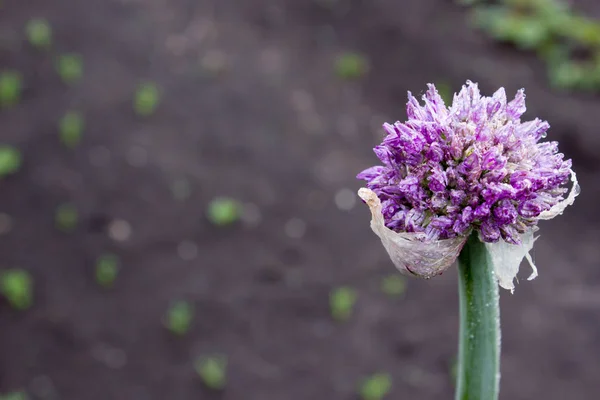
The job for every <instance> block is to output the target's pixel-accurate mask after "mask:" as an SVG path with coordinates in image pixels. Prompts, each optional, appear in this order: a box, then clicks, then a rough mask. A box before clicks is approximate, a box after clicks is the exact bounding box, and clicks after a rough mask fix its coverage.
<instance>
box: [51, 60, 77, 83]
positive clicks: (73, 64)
mask: <svg viewBox="0 0 600 400" xmlns="http://www.w3.org/2000/svg"><path fill="white" fill-rule="evenodd" d="M56 71H57V72H58V75H60V78H61V79H62V80H63V82H65V83H66V84H69V85H71V84H73V83H75V82H78V81H79V80H81V77H82V76H83V58H82V57H81V56H80V55H79V54H63V55H61V56H59V57H58V59H57V60H56Z"/></svg>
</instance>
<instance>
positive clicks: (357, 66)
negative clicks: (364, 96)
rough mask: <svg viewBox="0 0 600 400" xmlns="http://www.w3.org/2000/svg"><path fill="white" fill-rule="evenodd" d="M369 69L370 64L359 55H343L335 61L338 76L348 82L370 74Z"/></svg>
mask: <svg viewBox="0 0 600 400" xmlns="http://www.w3.org/2000/svg"><path fill="white" fill-rule="evenodd" d="M368 69H369V62H368V61H367V59H366V58H365V57H364V56H363V55H361V54H358V53H344V54H341V55H340V56H338V58H337V59H336V61H335V73H336V75H337V76H338V77H339V78H342V79H346V80H353V79H358V78H361V77H362V76H364V75H365V74H366V73H367V72H368Z"/></svg>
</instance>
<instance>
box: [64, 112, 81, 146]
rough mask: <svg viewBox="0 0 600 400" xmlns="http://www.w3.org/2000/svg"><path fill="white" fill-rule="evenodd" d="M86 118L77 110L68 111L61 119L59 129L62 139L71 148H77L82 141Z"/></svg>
mask: <svg viewBox="0 0 600 400" xmlns="http://www.w3.org/2000/svg"><path fill="white" fill-rule="evenodd" d="M83 126H84V120H83V116H82V115H81V114H80V113H78V112H76V111H69V112H67V113H66V114H65V115H64V116H63V117H62V118H61V120H60V123H59V126H58V130H59V135H60V141H61V142H62V143H63V144H64V145H65V146H67V147H69V148H71V149H72V148H75V147H76V146H77V145H78V144H79V142H81V135H82V132H83Z"/></svg>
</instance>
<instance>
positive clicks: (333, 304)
mask: <svg viewBox="0 0 600 400" xmlns="http://www.w3.org/2000/svg"><path fill="white" fill-rule="evenodd" d="M356 298H357V294H356V291H355V290H354V289H352V288H349V287H339V288H336V289H334V290H332V291H331V293H330V294H329V308H330V312H331V316H332V317H333V319H335V320H336V321H340V322H343V321H347V320H348V319H349V318H350V317H351V316H352V311H353V309H354V303H356Z"/></svg>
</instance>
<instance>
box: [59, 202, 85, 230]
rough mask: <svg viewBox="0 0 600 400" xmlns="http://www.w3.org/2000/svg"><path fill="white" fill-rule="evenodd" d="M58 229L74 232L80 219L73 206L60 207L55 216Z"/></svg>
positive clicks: (63, 205) (64, 205)
mask: <svg viewBox="0 0 600 400" xmlns="http://www.w3.org/2000/svg"><path fill="white" fill-rule="evenodd" d="M54 218H55V223H56V227H57V228H58V229H59V230H61V231H63V232H72V231H73V230H74V229H75V227H76V226H77V220H78V218H79V216H78V213H77V209H76V208H75V206H73V205H72V204H62V205H60V206H58V208H57V209H56V214H55V217H54Z"/></svg>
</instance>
